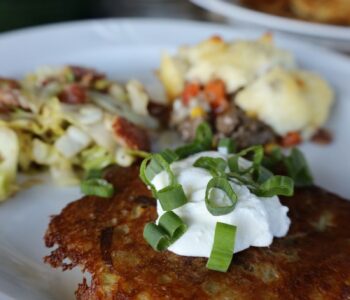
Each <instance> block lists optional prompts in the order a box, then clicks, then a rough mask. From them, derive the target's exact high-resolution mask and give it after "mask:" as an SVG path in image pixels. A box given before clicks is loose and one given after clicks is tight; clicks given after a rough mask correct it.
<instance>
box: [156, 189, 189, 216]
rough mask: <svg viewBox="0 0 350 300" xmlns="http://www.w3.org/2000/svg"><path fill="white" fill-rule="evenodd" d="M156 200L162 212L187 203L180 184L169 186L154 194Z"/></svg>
mask: <svg viewBox="0 0 350 300" xmlns="http://www.w3.org/2000/svg"><path fill="white" fill-rule="evenodd" d="M155 196H156V198H157V199H158V200H159V202H160V205H161V207H162V209H163V210H164V211H170V210H173V209H175V208H178V207H180V206H182V205H184V204H186V203H187V197H186V195H185V192H184V190H183V188H182V185H181V184H173V185H169V186H167V187H165V188H163V189H161V190H159V191H157V192H156V195H155Z"/></svg>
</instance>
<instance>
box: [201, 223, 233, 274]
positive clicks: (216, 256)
mask: <svg viewBox="0 0 350 300" xmlns="http://www.w3.org/2000/svg"><path fill="white" fill-rule="evenodd" d="M236 231H237V227H236V226H234V225H229V224H225V223H221V222H217V223H216V226H215V235H214V243H213V247H212V250H211V253H210V257H209V260H208V262H207V268H208V269H210V270H215V271H219V272H226V271H227V270H228V268H229V266H230V264H231V261H232V257H233V252H234V247H235V240H236Z"/></svg>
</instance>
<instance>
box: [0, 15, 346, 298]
mask: <svg viewBox="0 0 350 300" xmlns="http://www.w3.org/2000/svg"><path fill="white" fill-rule="evenodd" d="M261 33H262V32H257V31H243V30H237V31H236V30H232V29H230V28H227V27H222V26H216V25H209V24H201V23H194V22H177V21H161V20H157V21H156V20H148V21H146V20H119V21H117V20H105V21H90V22H79V23H70V24H61V25H54V26H48V27H41V28H35V29H29V30H23V31H18V32H13V33H9V34H4V35H2V36H0V57H1V60H0V70H1V71H0V72H1V75H3V76H16V77H19V76H21V75H23V74H24V73H26V72H28V71H31V70H33V69H34V68H36V67H37V66H40V65H45V64H65V63H74V64H82V65H87V66H92V67H96V68H98V69H100V70H102V71H105V72H107V73H108V74H109V75H110V76H113V77H114V78H117V79H121V80H124V79H128V78H131V77H135V78H138V79H141V80H142V81H144V82H146V83H147V84H148V85H150V86H153V88H154V87H156V86H155V85H154V84H155V83H156V79H155V76H154V72H153V70H154V69H155V68H156V67H157V66H158V63H159V56H160V54H161V52H162V51H164V50H167V51H174V50H175V49H176V47H177V46H178V45H181V44H185V43H195V42H198V41H200V40H202V39H204V38H207V37H208V36H211V35H214V34H220V35H222V36H223V37H224V38H227V39H236V38H244V39H250V38H257V37H259V36H260V35H261ZM276 39H277V44H278V45H279V46H280V47H283V48H286V49H290V50H291V51H293V52H294V53H295V54H296V56H297V58H298V60H299V61H300V64H301V65H303V66H304V67H305V68H308V69H311V70H314V71H317V72H319V73H321V74H323V75H324V76H325V77H326V78H327V79H328V80H329V81H330V82H331V83H332V85H333V86H334V88H335V90H336V92H337V98H338V100H337V104H336V106H335V107H334V111H333V114H332V117H331V120H330V121H329V123H328V124H327V127H328V128H330V129H331V130H333V131H334V134H335V142H334V143H333V144H332V145H330V146H325V147H322V146H317V145H314V144H308V145H305V146H303V148H304V150H305V153H306V155H307V158H308V160H309V162H310V164H311V167H312V170H313V172H314V174H315V178H316V182H317V183H318V184H320V185H322V186H324V187H325V188H327V189H329V190H332V191H335V192H337V193H339V194H342V195H344V196H347V197H350V187H349V178H350V163H349V161H350V160H349V149H350V136H349V128H350V121H349V120H350V118H349V116H350V85H349V83H348V81H349V78H350V61H349V60H348V59H347V58H346V57H343V56H341V55H338V54H335V53H332V52H329V51H327V50H323V49H321V48H317V47H314V46H312V45H307V44H303V43H300V42H297V41H294V40H291V39H289V38H285V37H283V36H282V35H277V36H276ZM0 147H1V145H0ZM78 196H79V191H78V189H77V188H70V189H67V188H58V187H53V186H51V185H48V184H46V185H42V186H36V187H34V188H31V189H29V190H26V191H22V192H20V193H18V194H17V195H16V197H14V198H13V199H11V200H10V201H8V202H5V203H3V204H1V205H0V299H25V300H42V299H74V294H73V293H74V290H75V288H76V285H77V282H78V281H80V280H81V275H80V274H79V272H78V271H73V272H66V273H62V272H61V271H60V270H52V269H51V268H50V267H48V266H46V265H44V264H43V263H42V257H43V256H44V255H45V254H48V253H49V250H48V249H45V247H44V245H43V239H42V237H43V235H44V232H45V229H46V226H47V224H48V222H49V216H50V215H52V214H57V213H59V212H60V210H61V209H62V208H63V207H64V206H65V205H66V204H67V203H68V202H69V201H72V200H74V199H76V198H77V197H78ZM1 293H2V294H1Z"/></svg>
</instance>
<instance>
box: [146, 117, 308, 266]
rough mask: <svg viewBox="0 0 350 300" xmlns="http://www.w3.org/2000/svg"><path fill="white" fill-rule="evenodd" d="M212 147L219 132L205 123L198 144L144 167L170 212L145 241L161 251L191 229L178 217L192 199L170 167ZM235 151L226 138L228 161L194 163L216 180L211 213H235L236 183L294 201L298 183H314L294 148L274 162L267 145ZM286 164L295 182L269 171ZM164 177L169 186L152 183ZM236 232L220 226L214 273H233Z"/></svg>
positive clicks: (155, 157)
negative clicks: (292, 198)
mask: <svg viewBox="0 0 350 300" xmlns="http://www.w3.org/2000/svg"><path fill="white" fill-rule="evenodd" d="M212 145H213V133H212V131H211V129H210V126H209V124H207V123H202V124H201V125H199V126H198V128H197V131H196V137H195V139H194V141H193V142H192V143H190V144H187V145H185V146H182V147H180V148H178V149H176V150H175V151H172V150H169V149H166V150H164V151H162V152H160V153H157V154H150V155H149V156H147V157H146V158H145V159H144V161H143V162H142V164H141V168H140V177H141V179H142V180H143V181H144V183H145V184H147V185H148V186H149V187H151V190H152V193H153V196H154V197H155V198H157V199H158V200H159V203H160V205H161V207H162V209H163V210H164V211H166V212H165V214H164V215H163V216H162V217H161V218H160V219H159V224H158V225H156V224H153V223H149V224H147V225H146V226H145V228H144V237H145V239H146V241H147V242H148V243H149V244H150V245H151V246H152V247H153V248H154V249H155V250H157V251H162V250H165V249H167V248H168V247H169V245H171V244H172V243H173V242H174V241H175V240H176V239H178V238H179V237H180V236H181V235H183V234H184V232H185V231H186V229H187V226H186V224H185V223H184V222H183V221H182V220H181V219H180V218H179V216H177V215H176V214H175V213H174V212H172V210H174V209H176V208H179V207H181V206H183V205H185V204H186V203H187V198H186V195H185V192H184V190H183V187H182V186H181V184H179V183H178V182H177V180H176V176H175V175H174V173H173V171H172V169H171V167H170V165H171V164H172V163H173V162H176V161H177V160H179V159H183V158H186V157H188V156H189V155H192V154H195V153H198V152H202V151H207V150H210V149H211V148H212ZM235 148H236V147H235V143H234V141H232V140H231V139H228V138H224V139H221V140H220V141H219V143H218V149H220V150H221V152H223V153H225V154H226V155H229V157H228V159H227V161H226V160H225V159H223V158H220V157H209V156H202V157H199V158H198V159H197V160H196V161H195V162H194V163H193V166H194V167H197V168H203V169H205V170H207V171H209V172H210V174H211V175H212V176H213V178H212V179H211V180H209V182H208V184H207V187H206V192H205V204H206V207H207V210H208V211H209V212H210V213H211V214H212V215H214V216H220V215H225V214H228V213H230V212H232V211H233V210H234V209H235V206H236V203H237V201H238V199H237V198H238V197H237V194H236V193H235V190H234V189H233V187H234V186H233V185H232V183H234V184H236V185H245V186H246V187H247V188H248V189H249V190H250V192H251V193H253V194H255V195H256V196H259V197H272V196H276V195H283V196H291V195H293V192H294V182H295V183H296V184H297V185H305V184H310V183H312V177H311V174H310V171H309V169H308V167H307V164H306V161H305V158H304V156H303V154H302V153H301V152H300V151H299V150H298V149H293V150H292V151H291V154H290V155H289V156H284V155H283V153H282V151H281V150H280V149H279V148H276V149H274V150H273V151H272V154H271V155H270V156H269V157H264V149H263V147H262V146H252V147H249V148H247V149H244V150H242V151H240V152H238V153H236V154H232V153H234V151H235ZM244 159H248V160H250V161H244ZM281 162H282V163H283V164H284V165H285V168H286V169H287V173H288V175H289V176H290V177H287V176H281V175H274V174H273V173H272V172H271V171H270V170H269V169H268V167H269V166H276V165H278V164H280V163H281ZM174 170H175V169H174ZM161 172H165V173H166V174H167V177H168V179H169V180H168V184H167V186H166V187H164V188H162V189H160V190H156V188H155V186H154V185H153V184H152V180H153V179H154V177H155V176H157V175H158V174H159V173H161ZM293 179H294V181H293ZM236 230H237V228H236V226H233V225H229V224H224V223H220V222H218V223H217V224H216V227H215V236H214V243H213V247H212V251H211V254H210V257H209V260H208V263H207V268H208V269H211V270H216V271H220V272H226V271H227V269H228V267H229V265H230V263H231V260H232V257H233V252H234V244H235V237H236Z"/></svg>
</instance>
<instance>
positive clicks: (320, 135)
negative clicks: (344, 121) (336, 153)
mask: <svg viewBox="0 0 350 300" xmlns="http://www.w3.org/2000/svg"><path fill="white" fill-rule="evenodd" d="M311 141H313V142H314V143H317V144H321V145H328V144H330V143H331V142H332V141H333V136H332V133H331V132H330V131H329V130H327V129H325V128H320V129H319V130H318V131H317V132H316V133H315V134H314V135H313V136H312V137H311Z"/></svg>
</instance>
